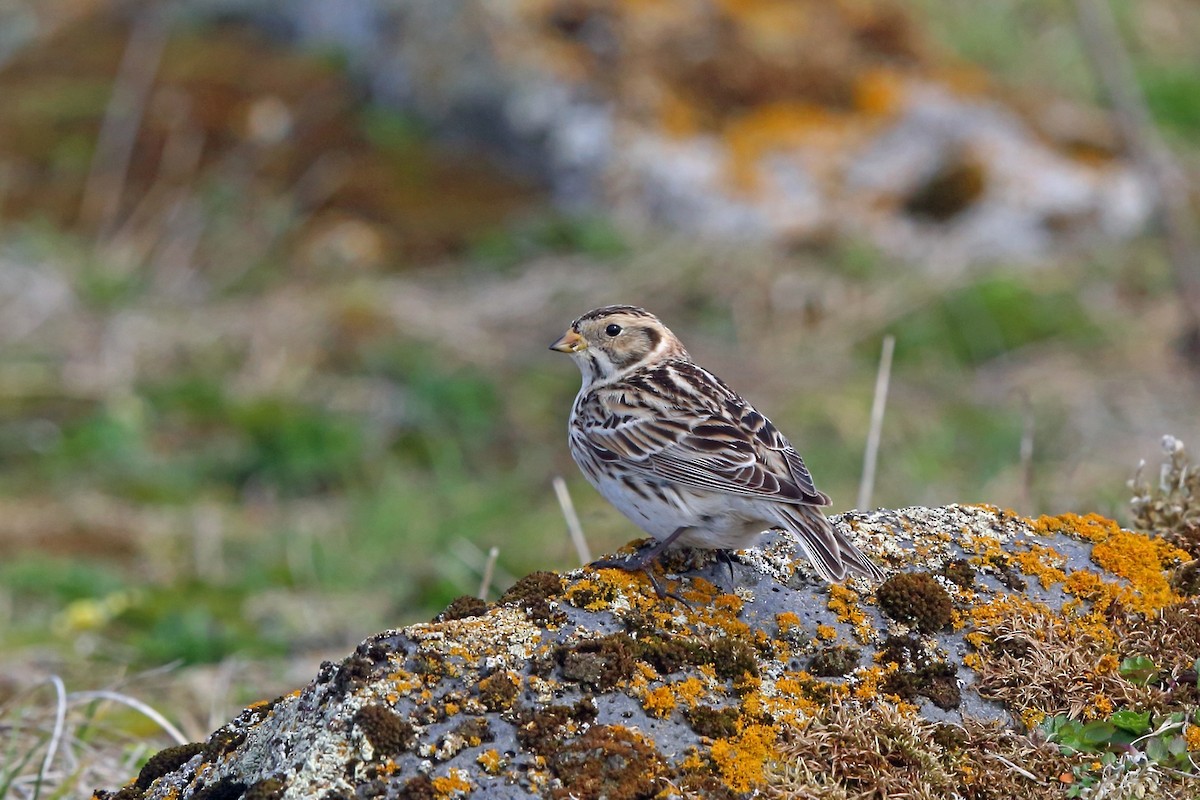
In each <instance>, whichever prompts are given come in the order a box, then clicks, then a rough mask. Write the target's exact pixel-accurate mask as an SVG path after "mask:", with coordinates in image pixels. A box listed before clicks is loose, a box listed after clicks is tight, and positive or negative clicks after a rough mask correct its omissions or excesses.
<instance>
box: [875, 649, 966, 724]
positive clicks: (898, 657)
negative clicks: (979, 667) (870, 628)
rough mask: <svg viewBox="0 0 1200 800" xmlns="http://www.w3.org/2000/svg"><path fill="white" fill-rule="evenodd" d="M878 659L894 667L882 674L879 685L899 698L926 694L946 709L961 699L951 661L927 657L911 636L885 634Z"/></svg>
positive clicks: (933, 701)
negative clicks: (885, 674)
mask: <svg viewBox="0 0 1200 800" xmlns="http://www.w3.org/2000/svg"><path fill="white" fill-rule="evenodd" d="M879 661H880V663H882V664H895V665H896V666H897V667H898V669H897V670H896V671H895V672H892V673H890V674H889V675H888V676H887V677H886V678H884V681H883V684H882V686H881V687H880V688H881V689H882V690H883V691H884V692H885V693H886V694H894V695H896V696H897V697H899V698H900V699H901V700H913V699H914V698H916V697H926V698H928V699H929V700H930V701H931V702H932V703H933V704H934V705H936V706H937V707H938V708H941V709H943V710H946V711H949V710H950V709H953V708H958V704H959V703H960V702H961V701H962V691H961V690H960V689H959V688H958V673H957V670H956V669H955V668H954V665H953V664H951V663H949V662H948V661H943V660H942V659H929V658H928V657H927V656H925V655H924V648H923V647H922V646H921V643H920V642H919V641H918V640H917V639H915V638H913V637H912V636H889V637H888V638H887V639H886V640H885V641H884V643H883V647H881V648H880V650H879Z"/></svg>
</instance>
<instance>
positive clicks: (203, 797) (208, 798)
mask: <svg viewBox="0 0 1200 800" xmlns="http://www.w3.org/2000/svg"><path fill="white" fill-rule="evenodd" d="M245 792H246V784H244V783H242V782H241V781H231V780H229V779H228V778H223V779H221V780H219V781H217V782H216V783H214V784H213V785H211V786H205V787H204V788H202V789H200V790H198V791H196V792H194V793H192V800H239V798H241V796H242V795H243V794H244V793H245Z"/></svg>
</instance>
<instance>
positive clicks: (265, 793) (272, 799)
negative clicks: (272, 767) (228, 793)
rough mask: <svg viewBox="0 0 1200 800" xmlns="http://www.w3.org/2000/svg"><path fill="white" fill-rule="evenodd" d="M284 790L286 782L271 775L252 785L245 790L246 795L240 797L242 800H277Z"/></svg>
mask: <svg viewBox="0 0 1200 800" xmlns="http://www.w3.org/2000/svg"><path fill="white" fill-rule="evenodd" d="M286 788H287V781H285V780H284V779H283V778H282V777H280V776H278V775H272V776H271V777H270V778H265V779H263V780H261V781H259V782H258V783H255V784H252V785H251V786H250V788H249V789H247V790H246V794H245V795H243V796H242V800H279V798H281V797H283V790H284V789H286Z"/></svg>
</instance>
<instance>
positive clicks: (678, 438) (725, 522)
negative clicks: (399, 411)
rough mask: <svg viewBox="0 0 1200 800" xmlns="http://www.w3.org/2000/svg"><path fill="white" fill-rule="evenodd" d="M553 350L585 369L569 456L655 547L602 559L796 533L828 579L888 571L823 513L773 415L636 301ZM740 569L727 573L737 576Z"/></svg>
mask: <svg viewBox="0 0 1200 800" xmlns="http://www.w3.org/2000/svg"><path fill="white" fill-rule="evenodd" d="M550 349H551V350H557V351H558V352H560V353H568V354H570V356H571V358H572V359H573V360H574V361H575V363H576V364H578V365H579V370H580V372H582V373H583V385H582V387H581V388H580V389H579V394H578V395H577V396H576V398H575V405H574V406H573V407H572V409H571V417H570V421H569V423H568V433H569V443H570V448H571V456H572V457H573V458H574V459H575V463H577V464H578V465H579V468H580V469H581V470H582V471H583V474H584V476H585V477H586V478H587V479H588V481H589V482H590V483H591V484H592V485H593V486H595V487H596V488H597V489H598V490H599V491H600V494H602V495H603V496H604V497H605V499H607V500H608V501H609V502H610V503H612V504H613V505H614V506H616V507H617V508H618V509H619V510H620V511H621V513H623V514H624V515H625V516H627V517H629V519H631V520H632V521H633V522H635V523H636V524H637V525H638V526H639V527H640V528H642V530H644V531H646V533H648V534H650V535H651V536H652V537H654V538H655V539H656V540H657V542H656V543H655V545H654V546H653V547H652V548H650V549H649V550H647V551H645V552H643V553H641V554H635V555H634V556H631V557H629V558H627V559H613V560H606V561H600V562H596V563H595V564H593V566H598V567H620V568H622V569H626V570H630V571H634V570H645V571H646V573H647V574H648V575H649V576H650V579H651V581H652V582H653V583H654V587H655V590H656V591H657V592H658V593H659V595H660V596H662V595H663V592H662V590H661V589H660V588H659V586H658V583H657V582H656V581H655V580H654V576H653V574H652V573H651V572H650V571H649V570H648V569H647V565H649V564H650V563H651V562H653V561H654V559H656V558H658V557H659V556H660V555H661V554H662V552H663V551H664V550H666V549H667V548H668V547H669V546H671V545H672V544H679V545H684V546H690V547H697V548H703V549H712V550H717V551H719V552H720V553H721V555H722V556H723V557H724V558H725V560H726V561H728V560H729V554H728V551H729V550H740V549H742V548H745V547H748V546H750V545H751V544H753V543H754V542H755V540H757V539H758V537H759V536H760V535H761V534H762V533H763V532H764V531H766V530H768V529H777V528H782V529H785V530H789V531H791V532H792V533H794V534H796V535H797V536H798V537H799V542H800V546H801V547H802V548H803V549H804V552H805V555H807V556H808V559H809V561H810V562H812V565H813V567H814V568H815V569H816V571H817V572H818V573H819V574H820V575H821V577H822V578H824V579H825V580H827V581H830V582H840V581H843V580H845V579H846V577H847V576H848V575H851V574H853V575H860V576H863V577H866V578H869V579H872V580H879V579H881V578H882V577H883V572H882V570H881V569H880V568H879V567H878V566H877V565H876V564H875V563H874V562H873V561H871V559H870V558H868V557H867V556H866V555H864V554H863V553H862V551H860V550H859V549H858V548H857V547H855V546H854V544H853V543H852V542H851V541H850V540H849V539H847V538H846V536H845V535H844V534H843V533H841V532H840V531H838V530H836V529H835V528H834V527H833V526H832V525H830V524H829V520H827V519H826V518H825V515H824V514H822V513H821V510H820V507H821V506H827V505H829V497H828V496H827V495H825V494H824V493H823V492H819V491H817V488H816V487H815V486H814V485H813V479H812V475H810V474H809V471H808V468H807V467H805V466H804V461H803V460H802V459H801V458H800V454H799V453H797V452H796V449H795V448H794V447H792V444H791V442H789V441H788V440H787V439H786V438H785V437H784V436H783V434H781V433H780V432H779V431H778V430H777V429H776V428H775V426H774V425H773V424H772V423H771V421H770V420H769V419H767V418H766V417H765V416H763V415H762V414H760V413H759V412H758V411H756V410H755V409H754V407H753V406H751V405H750V403H748V402H746V400H744V399H742V397H741V396H740V395H738V394H737V393H736V392H734V391H733V390H732V389H730V388H729V387H728V386H726V385H725V383H724V382H723V381H722V380H721V379H720V378H718V377H717V376H716V375H713V374H712V373H711V372H709V371H708V370H706V369H704V368H703V367H701V366H700V365H698V364H696V363H695V362H694V361H692V359H691V357H690V356H689V355H688V353H687V350H685V349H684V347H683V344H682V343H681V342H680V341H679V339H678V338H676V336H675V334H673V333H671V331H670V330H669V329H668V328H667V326H665V325H663V324H662V322H660V321H659V320H658V318H657V317H655V316H654V315H653V314H651V313H650V312H648V311H645V310H644V309H641V308H637V307H636V306H621V305H616V306H604V307H602V308H597V309H594V310H592V311H589V312H588V313H586V314H584V315H583V316H581V317H580V318H579V319H577V320H575V321H574V322H572V323H571V327H570V328H569V329H568V330H567V332H566V333H564V334H563V335H562V336H561V337H560V338H559V339H558V341H556V342H554V344H552V345H550ZM732 569H733V567H732V563H731V564H730V570H732Z"/></svg>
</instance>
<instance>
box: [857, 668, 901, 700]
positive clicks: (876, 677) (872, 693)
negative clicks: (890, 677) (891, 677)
mask: <svg viewBox="0 0 1200 800" xmlns="http://www.w3.org/2000/svg"><path fill="white" fill-rule="evenodd" d="M893 670H894V668H893ZM887 672H888V670H885V669H884V668H883V667H878V666H871V667H863V668H861V669H858V670H856V671H855V673H854V677H855V678H857V679H858V681H859V683H858V686H856V687H854V696H855V697H856V698H858V699H859V700H874V699H875V698H876V697H878V696H879V686H880V684H882V683H883V680H884V678H885V677H886V675H887Z"/></svg>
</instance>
